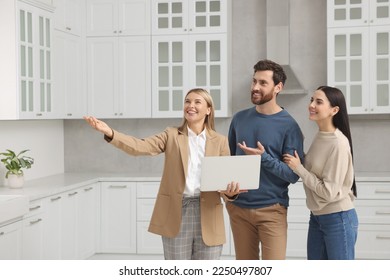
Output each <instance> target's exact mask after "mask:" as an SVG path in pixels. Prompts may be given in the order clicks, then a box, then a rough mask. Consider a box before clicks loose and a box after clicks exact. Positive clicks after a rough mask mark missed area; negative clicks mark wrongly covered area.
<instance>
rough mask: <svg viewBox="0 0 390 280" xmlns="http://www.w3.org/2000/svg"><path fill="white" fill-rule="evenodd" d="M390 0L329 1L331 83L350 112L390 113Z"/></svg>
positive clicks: (329, 69) (329, 80)
mask: <svg viewBox="0 0 390 280" xmlns="http://www.w3.org/2000/svg"><path fill="white" fill-rule="evenodd" d="M389 8H390V3H389V2H388V1H379V0H375V1H338V0H329V1H328V48H327V50H328V84H329V85H332V86H336V87H338V88H340V89H341V90H342V91H343V93H344V94H345V97H346V101H347V106H348V112H349V113H350V114H388V113H390V31H389V30H390V15H389Z"/></svg>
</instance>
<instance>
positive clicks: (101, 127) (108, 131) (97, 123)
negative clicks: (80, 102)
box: [84, 116, 113, 138]
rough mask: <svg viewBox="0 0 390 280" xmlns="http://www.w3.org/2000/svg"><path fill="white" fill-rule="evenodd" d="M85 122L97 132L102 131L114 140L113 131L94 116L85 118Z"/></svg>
mask: <svg viewBox="0 0 390 280" xmlns="http://www.w3.org/2000/svg"><path fill="white" fill-rule="evenodd" d="M84 120H86V122H87V123H88V124H89V125H90V126H91V127H93V128H94V129H96V130H97V131H100V132H102V133H104V134H105V135H107V136H108V137H110V138H112V136H113V135H112V129H111V127H109V126H108V125H107V124H106V123H105V122H103V121H101V120H98V119H97V118H95V117H92V116H84Z"/></svg>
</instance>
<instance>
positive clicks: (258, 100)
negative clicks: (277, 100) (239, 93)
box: [251, 91, 273, 105]
mask: <svg viewBox="0 0 390 280" xmlns="http://www.w3.org/2000/svg"><path fill="white" fill-rule="evenodd" d="M254 93H258V92H254V91H252V92H251V101H252V103H253V104H254V105H263V104H265V103H267V102H269V101H271V100H272V98H273V96H272V94H270V93H268V94H263V95H261V94H260V98H254V97H253V94H254Z"/></svg>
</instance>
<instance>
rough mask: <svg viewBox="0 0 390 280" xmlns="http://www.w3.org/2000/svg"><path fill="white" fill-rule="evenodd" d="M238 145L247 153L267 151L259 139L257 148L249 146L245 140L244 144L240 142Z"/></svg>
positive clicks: (254, 153)
mask: <svg viewBox="0 0 390 280" xmlns="http://www.w3.org/2000/svg"><path fill="white" fill-rule="evenodd" d="M237 145H238V147H239V148H240V149H241V150H243V151H244V153H245V154H246V155H262V154H263V153H264V152H265V149H264V146H263V145H261V143H260V142H259V141H257V148H251V147H248V146H247V145H246V143H245V141H242V144H241V143H238V144H237Z"/></svg>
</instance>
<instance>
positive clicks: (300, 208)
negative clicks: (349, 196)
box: [287, 181, 390, 259]
mask: <svg viewBox="0 0 390 280" xmlns="http://www.w3.org/2000/svg"><path fill="white" fill-rule="evenodd" d="M356 185H357V192H358V197H357V199H356V200H355V203H354V204H355V208H356V212H357V214H358V219H359V228H358V238H357V243H356V253H355V257H356V259H389V258H390V253H389V252H390V219H389V217H390V206H389V205H390V183H389V182H372V181H370V182H368V181H357V182H356ZM289 189H290V190H289V195H290V207H289V208H288V236H287V238H288V239H287V258H291V259H294V258H304V259H305V258H306V257H307V254H306V247H307V244H306V242H307V232H308V228H309V218H310V211H309V210H308V209H307V207H306V196H305V192H304V189H303V185H302V182H297V183H295V184H293V185H290V187H289Z"/></svg>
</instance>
